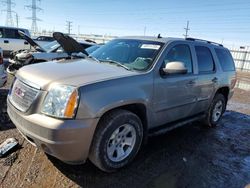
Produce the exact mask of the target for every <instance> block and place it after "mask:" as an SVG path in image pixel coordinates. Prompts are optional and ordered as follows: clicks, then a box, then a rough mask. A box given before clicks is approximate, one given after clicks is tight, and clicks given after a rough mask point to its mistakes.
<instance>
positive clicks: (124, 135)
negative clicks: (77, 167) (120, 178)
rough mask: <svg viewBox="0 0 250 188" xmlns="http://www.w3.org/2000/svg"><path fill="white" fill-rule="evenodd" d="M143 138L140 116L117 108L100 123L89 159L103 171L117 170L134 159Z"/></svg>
mask: <svg viewBox="0 0 250 188" xmlns="http://www.w3.org/2000/svg"><path fill="white" fill-rule="evenodd" d="M142 139H143V127H142V123H141V120H140V119H139V117H138V116H137V115H135V114H134V113H132V112H129V111H126V110H115V111H113V112H111V113H109V114H107V115H105V116H104V117H103V118H102V120H101V122H100V123H99V125H98V127H97V130H96V133H95V136H94V138H93V143H92V146H91V149H90V155H89V159H90V160H91V161H92V163H94V164H95V165H96V166H97V167H98V168H100V169H101V170H103V171H106V172H112V171H115V170H117V169H119V168H121V167H123V166H125V165H127V164H128V163H130V162H131V161H132V160H133V159H134V157H135V156H136V154H137V153H138V151H139V149H140V146H141V143H142Z"/></svg>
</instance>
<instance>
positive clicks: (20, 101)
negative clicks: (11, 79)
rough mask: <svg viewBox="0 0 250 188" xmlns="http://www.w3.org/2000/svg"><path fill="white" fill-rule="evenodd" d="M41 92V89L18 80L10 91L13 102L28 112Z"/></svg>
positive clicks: (18, 107)
mask: <svg viewBox="0 0 250 188" xmlns="http://www.w3.org/2000/svg"><path fill="white" fill-rule="evenodd" d="M38 94H39V90H38V89H35V88H33V87H30V86H29V85H27V84H25V83H23V82H22V81H20V80H18V79H17V80H16V81H15V83H14V84H13V87H12V91H11V93H10V101H11V103H12V104H13V105H14V106H15V107H16V108H17V109H18V110H20V111H22V112H26V111H27V110H28V109H29V108H30V106H31V104H32V103H33V101H34V100H35V99H36V97H37V95H38Z"/></svg>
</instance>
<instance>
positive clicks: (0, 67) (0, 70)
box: [0, 48, 7, 87]
mask: <svg viewBox="0 0 250 188" xmlns="http://www.w3.org/2000/svg"><path fill="white" fill-rule="evenodd" d="M6 81H7V74H6V72H5V70H4V64H3V50H2V49H1V48H0V87H2V86H3V85H4V84H5V83H6Z"/></svg>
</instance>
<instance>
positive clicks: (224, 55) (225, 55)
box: [215, 48, 235, 71]
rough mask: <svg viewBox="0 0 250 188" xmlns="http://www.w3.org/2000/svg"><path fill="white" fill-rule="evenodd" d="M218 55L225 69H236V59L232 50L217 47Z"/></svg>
mask: <svg viewBox="0 0 250 188" xmlns="http://www.w3.org/2000/svg"><path fill="white" fill-rule="evenodd" d="M215 52H216V55H217V57H218V59H219V62H220V65H221V68H222V70H223V71H234V70H235V66H234V61H233V58H232V56H231V54H230V52H229V51H228V50H226V49H218V48H216V49H215Z"/></svg>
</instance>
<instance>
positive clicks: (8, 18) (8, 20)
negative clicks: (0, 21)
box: [2, 0, 15, 26]
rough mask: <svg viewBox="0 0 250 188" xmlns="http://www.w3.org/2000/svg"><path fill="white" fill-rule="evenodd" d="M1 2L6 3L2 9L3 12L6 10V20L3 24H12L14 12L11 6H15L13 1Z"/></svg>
mask: <svg viewBox="0 0 250 188" xmlns="http://www.w3.org/2000/svg"><path fill="white" fill-rule="evenodd" d="M2 4H4V5H6V7H7V8H6V9H5V10H2V11H4V12H6V13H7V14H6V22H5V25H6V26H14V22H13V18H12V13H15V12H14V11H12V10H11V9H12V7H14V6H15V3H13V2H12V0H5V1H2Z"/></svg>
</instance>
